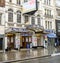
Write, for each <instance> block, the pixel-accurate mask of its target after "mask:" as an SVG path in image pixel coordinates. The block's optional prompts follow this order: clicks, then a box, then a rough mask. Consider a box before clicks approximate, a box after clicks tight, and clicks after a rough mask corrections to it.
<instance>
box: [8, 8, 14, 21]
mask: <svg viewBox="0 0 60 63" xmlns="http://www.w3.org/2000/svg"><path fill="white" fill-rule="evenodd" d="M8 21H9V22H13V10H12V9H8Z"/></svg>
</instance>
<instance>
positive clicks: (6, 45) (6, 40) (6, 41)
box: [5, 36, 8, 50]
mask: <svg viewBox="0 0 60 63" xmlns="http://www.w3.org/2000/svg"><path fill="white" fill-rule="evenodd" d="M7 43H8V39H7V36H5V50H7V47H8V44H7Z"/></svg>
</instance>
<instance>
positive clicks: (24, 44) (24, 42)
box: [22, 36, 26, 48]
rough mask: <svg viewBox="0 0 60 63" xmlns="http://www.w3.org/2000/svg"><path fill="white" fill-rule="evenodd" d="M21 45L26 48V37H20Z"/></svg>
mask: <svg viewBox="0 0 60 63" xmlns="http://www.w3.org/2000/svg"><path fill="white" fill-rule="evenodd" d="M22 47H23V48H26V37H24V36H23V37H22Z"/></svg>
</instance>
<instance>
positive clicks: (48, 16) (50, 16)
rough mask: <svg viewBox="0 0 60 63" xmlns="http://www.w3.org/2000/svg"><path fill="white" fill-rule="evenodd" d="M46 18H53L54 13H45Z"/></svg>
mask: <svg viewBox="0 0 60 63" xmlns="http://www.w3.org/2000/svg"><path fill="white" fill-rule="evenodd" d="M44 17H45V18H53V15H48V14H47V15H44Z"/></svg>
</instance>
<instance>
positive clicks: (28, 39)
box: [22, 36, 32, 48]
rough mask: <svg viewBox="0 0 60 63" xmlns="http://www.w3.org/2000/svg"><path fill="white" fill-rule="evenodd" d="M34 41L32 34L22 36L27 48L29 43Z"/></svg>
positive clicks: (24, 46)
mask: <svg viewBox="0 0 60 63" xmlns="http://www.w3.org/2000/svg"><path fill="white" fill-rule="evenodd" d="M31 42H32V37H31V36H22V47H23V48H27V45H29V46H30V43H31Z"/></svg>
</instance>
